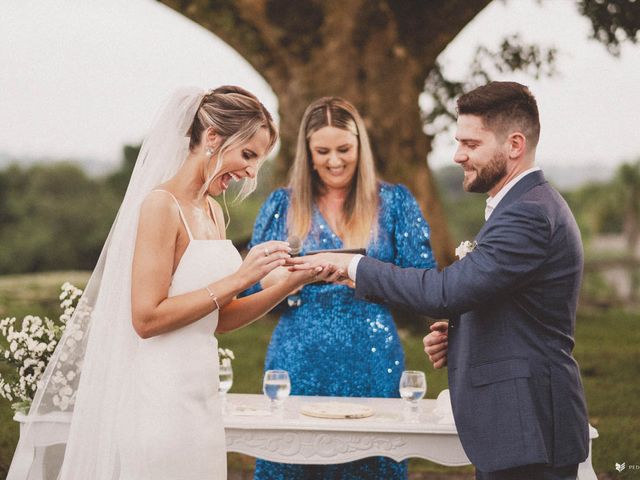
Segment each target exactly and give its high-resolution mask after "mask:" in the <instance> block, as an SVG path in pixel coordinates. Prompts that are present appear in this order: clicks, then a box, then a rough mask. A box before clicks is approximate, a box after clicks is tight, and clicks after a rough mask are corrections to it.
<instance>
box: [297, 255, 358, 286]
mask: <svg viewBox="0 0 640 480" xmlns="http://www.w3.org/2000/svg"><path fill="white" fill-rule="evenodd" d="M352 258H353V254H349V253H318V254H315V255H305V256H303V257H294V258H292V259H290V260H289V262H288V264H289V265H290V266H291V267H290V269H291V270H304V269H308V268H310V267H311V268H313V267H323V268H327V267H330V269H331V271H332V273H335V274H334V275H332V276H331V279H330V280H324V281H330V282H338V283H343V282H344V281H346V280H348V278H349V276H348V270H349V262H351V259H352Z"/></svg>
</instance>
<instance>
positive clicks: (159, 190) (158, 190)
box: [152, 188, 193, 241]
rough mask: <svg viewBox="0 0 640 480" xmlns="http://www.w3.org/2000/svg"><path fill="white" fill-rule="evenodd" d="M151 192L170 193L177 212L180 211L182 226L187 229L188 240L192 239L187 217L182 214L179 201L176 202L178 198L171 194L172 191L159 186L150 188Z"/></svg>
mask: <svg viewBox="0 0 640 480" xmlns="http://www.w3.org/2000/svg"><path fill="white" fill-rule="evenodd" d="M152 191H153V192H164V193H167V194H169V195H171V198H173V201H174V202H176V206H177V207H178V212H179V213H180V218H181V219H182V223H184V228H185V229H186V230H187V235H189V240H190V241H191V240H193V235H191V230H190V229H189V224H188V223H187V218H186V217H185V216H184V213H183V212H182V208H180V203H179V202H178V199H177V198H176V197H175V196H174V195H173V193H171V192H170V191H168V190H162V189H161V188H156V189H154V190H152Z"/></svg>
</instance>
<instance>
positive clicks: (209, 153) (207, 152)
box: [205, 147, 213, 158]
mask: <svg viewBox="0 0 640 480" xmlns="http://www.w3.org/2000/svg"><path fill="white" fill-rule="evenodd" d="M205 153H206V154H207V157H209V158H211V157H213V148H211V147H207V149H206V150H205Z"/></svg>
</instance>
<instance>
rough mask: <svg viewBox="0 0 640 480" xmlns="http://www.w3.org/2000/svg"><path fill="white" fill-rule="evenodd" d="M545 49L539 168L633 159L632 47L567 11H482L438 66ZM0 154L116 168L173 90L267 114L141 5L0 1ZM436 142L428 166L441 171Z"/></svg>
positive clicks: (441, 146)
mask: <svg viewBox="0 0 640 480" xmlns="http://www.w3.org/2000/svg"><path fill="white" fill-rule="evenodd" d="M512 33H520V34H521V36H522V37H524V38H525V39H527V40H536V41H539V42H541V43H542V44H543V45H547V46H550V45H555V46H556V47H558V48H559V49H560V50H561V55H560V58H559V60H558V69H559V71H560V76H558V77H557V78H552V79H544V80H541V81H534V80H532V79H530V78H526V77H514V76H513V75H509V76H508V78H509V79H516V80H518V81H522V82H523V83H526V84H528V85H530V87H531V89H532V90H533V92H534V94H535V95H536V96H537V98H538V103H539V107H540V111H541V121H542V138H541V143H540V146H539V149H538V159H539V160H540V163H541V164H543V165H578V164H582V165H584V164H595V163H596V162H598V161H602V160H605V161H607V162H608V163H610V164H613V163H618V162H620V161H623V160H630V159H636V158H638V157H640V135H638V121H637V118H638V117H639V116H640V115H639V114H638V112H640V91H639V90H640V89H639V87H638V85H640V46H634V45H629V46H626V47H625V48H623V54H622V56H621V57H620V58H614V57H612V56H611V55H609V54H608V53H607V52H606V50H605V48H604V47H603V46H602V45H600V44H599V43H597V42H595V41H593V40H588V34H589V22H588V20H587V19H586V18H584V17H581V16H580V15H579V14H578V13H577V11H576V8H575V4H574V2H573V1H572V0H553V1H552V0H547V1H545V2H543V3H542V6H540V5H539V4H538V2H536V1H535V0H510V1H509V2H506V4H505V3H503V2H499V1H494V2H492V3H491V4H490V5H489V7H487V8H486V9H485V10H484V11H483V12H482V13H481V14H480V15H478V17H476V19H475V20H474V21H473V22H472V23H471V24H469V25H468V26H467V28H465V29H464V30H463V32H462V33H461V34H460V35H459V37H458V38H456V40H455V41H454V42H453V43H452V44H451V45H450V46H449V47H448V48H447V50H446V51H445V52H444V54H443V56H442V57H441V60H442V61H443V63H444V64H445V65H446V66H447V71H448V72H450V73H451V74H452V75H454V76H455V75H461V74H463V73H464V70H465V67H466V66H467V65H468V64H469V60H470V58H471V55H472V53H473V51H474V50H475V46H476V45H477V44H478V43H479V42H481V43H483V44H485V45H487V46H490V47H493V46H495V45H496V44H497V42H498V40H499V39H501V38H502V37H503V36H504V35H506V34H512ZM0 65H1V68H0V125H1V128H0V155H2V154H9V155H11V156H15V157H21V156H28V157H44V156H46V157H56V158H65V157H66V158H68V157H72V158H78V159H84V158H93V159H97V160H102V161H105V162H117V161H119V160H120V155H121V149H122V145H123V144H125V143H137V142H140V141H141V139H142V137H143V135H144V133H145V131H146V129H147V128H148V126H149V123H150V121H151V118H152V117H153V114H154V113H155V109H156V108H157V107H158V106H159V105H160V103H161V101H162V99H163V98H164V97H166V96H167V95H168V94H169V93H170V92H171V91H172V90H173V89H174V88H175V87H177V86H181V85H196V86H201V87H203V88H211V87H215V86H217V85H220V84H229V83H230V84H239V85H243V86H245V87H246V88H248V89H249V90H251V91H253V92H254V93H256V94H257V95H258V96H259V97H260V98H261V99H262V100H263V101H264V103H265V104H266V106H267V108H269V109H270V110H271V111H272V112H276V110H277V99H276V98H275V96H274V94H273V92H272V91H271V89H270V87H269V86H268V84H266V82H265V81H264V80H263V79H262V78H261V77H260V76H259V75H258V74H257V73H256V72H255V71H254V70H253V69H252V68H251V67H250V66H249V65H248V64H247V63H246V62H245V61H244V60H243V59H242V58H241V57H240V56H239V55H238V54H237V53H235V52H234V51H233V50H231V49H230V48H229V47H227V46H226V45H225V44H224V43H223V42H221V41H220V40H219V39H217V38H216V37H215V36H214V35H213V34H211V33H210V32H208V31H207V30H204V29H203V28H201V27H200V26H198V25H196V24H194V23H193V22H191V21H190V20H187V19H186V18H184V17H182V16H180V15H179V14H177V13H175V12H173V11H172V10H170V9H168V8H166V7H164V6H163V5H160V4H158V3H156V2H155V1H153V0H102V1H97V0H31V1H14V0H0ZM453 150H454V146H453V143H452V141H451V138H450V136H441V138H439V139H438V141H437V142H436V145H435V149H434V151H433V152H432V154H431V156H430V161H431V163H432V165H436V166H439V165H444V164H448V163H450V162H451V158H452V155H453Z"/></svg>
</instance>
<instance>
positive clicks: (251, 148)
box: [207, 128, 269, 197]
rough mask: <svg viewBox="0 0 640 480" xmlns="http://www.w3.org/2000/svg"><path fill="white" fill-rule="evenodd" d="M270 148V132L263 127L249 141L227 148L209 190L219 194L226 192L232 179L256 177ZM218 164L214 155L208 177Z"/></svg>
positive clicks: (210, 192) (215, 194)
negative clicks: (261, 162)
mask: <svg viewBox="0 0 640 480" xmlns="http://www.w3.org/2000/svg"><path fill="white" fill-rule="evenodd" d="M268 148H269V132H268V130H267V129H266V128H261V129H260V130H258V132H257V133H256V134H255V135H254V136H253V137H251V138H250V139H249V140H248V141H247V142H245V143H243V144H241V145H238V146H236V147H233V148H231V149H230V150H227V151H226V153H225V154H224V157H223V158H222V161H223V164H222V167H221V168H220V170H219V171H218V172H217V173H216V175H215V177H214V178H213V180H211V182H210V183H209V187H208V188H207V192H208V193H209V195H212V196H214V197H215V196H217V195H220V194H221V193H222V192H224V191H225V190H226V189H227V188H229V185H230V184H231V182H232V181H240V180H242V179H244V178H247V177H248V178H255V176H256V174H257V173H258V168H259V164H260V161H261V160H262V159H263V158H264V156H265V155H266V154H267V149H268ZM216 166H217V159H216V158H215V157H214V158H213V159H212V162H211V167H210V168H209V171H208V172H207V177H208V176H209V175H211V174H212V173H213V172H214V171H215V170H216Z"/></svg>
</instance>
